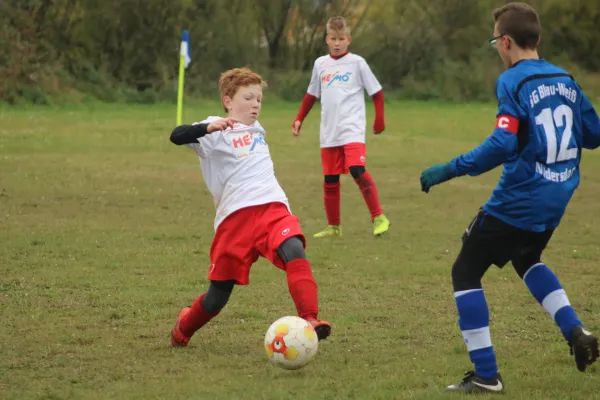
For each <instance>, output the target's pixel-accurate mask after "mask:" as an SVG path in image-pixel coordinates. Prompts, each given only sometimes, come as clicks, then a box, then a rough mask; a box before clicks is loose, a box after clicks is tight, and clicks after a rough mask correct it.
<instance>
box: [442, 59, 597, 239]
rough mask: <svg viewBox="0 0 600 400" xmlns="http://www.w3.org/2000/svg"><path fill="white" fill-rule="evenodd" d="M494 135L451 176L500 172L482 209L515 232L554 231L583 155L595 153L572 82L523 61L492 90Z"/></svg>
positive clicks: (584, 104) (593, 128)
mask: <svg viewBox="0 0 600 400" xmlns="http://www.w3.org/2000/svg"><path fill="white" fill-rule="evenodd" d="M496 94H497V97H498V113H497V115H496V128H495V129H494V132H493V133H492V135H491V136H489V137H488V138H487V139H486V140H485V141H484V142H483V143H482V144H481V145H480V146H478V147H477V148H475V149H474V150H472V151H470V152H469V153H466V154H463V155H461V156H459V157H456V158H455V159H453V160H452V161H451V162H450V168H451V170H452V172H453V174H454V175H455V176H461V175H471V176H476V175H479V174H482V173H484V172H487V171H489V170H491V169H493V168H495V167H497V166H499V165H501V164H504V171H503V173H502V177H501V178H500V182H499V183H498V186H497V187H496V188H495V189H494V191H493V193H492V195H491V197H490V199H489V200H488V201H487V203H486V204H485V205H484V209H485V210H486V211H487V212H488V213H490V214H491V215H493V216H495V217H497V218H499V219H501V220H502V221H504V222H506V223H507V224H510V225H513V226H515V227H517V228H520V229H524V230H528V231H534V232H541V231H545V230H548V229H553V228H556V227H557V226H558V225H559V223H560V220H561V218H562V216H563V214H564V212H565V209H566V207H567V204H568V203H569V200H570V199H571V196H572V195H573V192H574V191H575V189H576V188H577V186H578V185H579V163H580V161H581V151H582V149H583V148H586V149H595V148H596V147H598V146H600V119H599V118H598V114H597V113H596V111H595V110H594V108H593V107H592V105H591V103H590V102H589V100H588V99H587V98H586V97H585V96H584V94H583V92H582V90H581V88H580V87H579V86H578V85H577V83H576V82H575V80H574V79H573V78H572V77H571V76H570V75H569V74H568V73H567V72H565V71H564V70H563V69H561V68H558V67H556V66H554V65H552V64H549V63H548V62H546V61H545V60H543V59H530V60H523V61H520V62H519V63H517V64H515V65H514V66H513V67H512V68H510V69H508V70H507V71H505V72H504V73H503V74H502V75H500V77H499V78H498V81H497V83H496Z"/></svg>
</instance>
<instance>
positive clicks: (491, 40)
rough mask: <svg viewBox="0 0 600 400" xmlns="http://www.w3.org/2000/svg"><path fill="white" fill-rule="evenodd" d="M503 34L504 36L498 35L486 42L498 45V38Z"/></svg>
mask: <svg viewBox="0 0 600 400" xmlns="http://www.w3.org/2000/svg"><path fill="white" fill-rule="evenodd" d="M503 36H506V35H498V36H496V37H493V38H491V39H489V40H488V42H489V43H490V46H492V47H496V46H497V45H498V39H500V38H501V37H503Z"/></svg>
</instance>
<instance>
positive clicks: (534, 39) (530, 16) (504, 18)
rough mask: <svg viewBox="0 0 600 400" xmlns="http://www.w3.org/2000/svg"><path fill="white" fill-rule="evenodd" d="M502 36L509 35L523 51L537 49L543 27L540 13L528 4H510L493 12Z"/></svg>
mask: <svg viewBox="0 0 600 400" xmlns="http://www.w3.org/2000/svg"><path fill="white" fill-rule="evenodd" d="M492 15H493V17H494V22H496V24H497V25H498V33H499V34H500V35H508V36H510V37H511V38H513V40H514V41H515V43H516V44H517V46H519V47H521V48H523V49H535V48H536V47H537V45H538V44H539V41H540V34H541V31H542V25H541V24H540V18H539V16H538V13H537V12H536V11H535V10H534V9H533V7H531V6H530V5H529V4H526V3H508V4H506V5H504V6H503V7H500V8H497V9H495V10H494V11H493V12H492Z"/></svg>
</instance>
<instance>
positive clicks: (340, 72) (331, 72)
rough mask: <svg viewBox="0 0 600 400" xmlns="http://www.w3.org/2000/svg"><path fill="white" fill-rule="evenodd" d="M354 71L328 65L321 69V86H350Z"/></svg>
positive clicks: (325, 87) (326, 87)
mask: <svg viewBox="0 0 600 400" xmlns="http://www.w3.org/2000/svg"><path fill="white" fill-rule="evenodd" d="M353 75H354V73H353V72H352V71H349V70H347V69H344V68H338V67H329V68H326V69H324V70H323V71H321V87H322V88H323V89H328V88H349V87H351V86H352V81H353Z"/></svg>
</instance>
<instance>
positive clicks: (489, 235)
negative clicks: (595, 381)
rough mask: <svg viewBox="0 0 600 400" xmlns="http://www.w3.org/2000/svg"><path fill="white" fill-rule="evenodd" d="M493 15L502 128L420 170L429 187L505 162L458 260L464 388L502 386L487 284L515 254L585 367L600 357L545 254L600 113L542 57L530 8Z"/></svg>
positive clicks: (599, 142)
mask: <svg viewBox="0 0 600 400" xmlns="http://www.w3.org/2000/svg"><path fill="white" fill-rule="evenodd" d="M493 16H494V21H495V26H494V35H493V36H494V37H493V38H492V39H491V40H490V44H492V45H493V46H494V47H496V48H497V50H498V53H499V55H500V58H501V59H502V61H503V62H504V64H505V65H506V67H507V70H506V71H505V72H504V73H503V74H502V75H500V77H499V78H498V81H497V83H496V93H497V97H498V113H497V116H496V117H497V119H496V128H495V129H494V131H493V133H492V135H491V136H489V137H488V138H487V139H486V140H485V141H484V142H483V143H482V144H481V145H480V146H479V147H477V148H475V149H474V150H472V151H471V152H469V153H466V154H463V155H461V156H459V157H456V158H454V159H453V160H451V161H450V162H449V163H447V164H439V165H435V166H433V167H431V168H429V169H427V170H425V171H423V173H422V175H421V187H422V190H423V191H424V192H425V193H428V192H429V190H430V188H431V187H432V186H434V185H437V184H440V183H442V182H445V181H447V180H450V179H453V178H455V177H459V176H463V175H471V176H476V175H479V174H482V173H484V172H487V171H489V170H491V169H493V168H495V167H497V166H499V165H504V171H503V174H502V177H501V178H500V182H499V184H498V186H497V187H496V188H495V189H494V191H493V193H492V195H491V197H490V199H489V200H488V202H487V203H486V204H485V205H484V206H483V207H482V208H481V209H480V211H479V213H478V214H477V216H476V217H475V218H474V219H473V221H472V222H471V224H470V225H469V226H468V228H467V229H466V232H465V233H464V235H463V238H462V239H463V244H462V248H461V251H460V254H459V255H458V257H457V259H456V261H455V262H454V265H453V267H452V283H453V286H454V296H455V301H456V306H457V308H458V315H459V320H458V322H459V326H460V329H461V331H462V335H463V337H464V339H465V343H466V345H467V349H468V351H469V356H470V358H471V361H472V363H473V364H474V366H475V370H474V371H470V372H468V373H467V374H466V375H465V377H464V379H463V380H462V382H460V383H458V384H455V385H450V386H448V388H447V390H449V391H455V392H464V393H481V392H492V393H493V392H503V391H504V384H503V381H502V378H501V376H500V374H499V373H498V366H497V363H496V355H495V353H494V349H493V346H492V341H491V337H490V329H489V310H488V306H487V302H486V299H485V296H484V293H483V289H482V286H481V278H482V277H483V275H484V274H485V272H486V271H487V269H488V268H489V267H490V266H491V265H492V264H494V265H496V266H498V267H500V268H502V267H503V266H504V265H506V264H507V263H508V262H509V261H511V262H512V265H513V266H514V268H515V270H516V272H517V273H518V274H519V276H520V277H521V278H522V279H523V280H524V281H525V284H526V285H527V287H528V288H529V290H530V291H531V293H532V295H533V296H534V297H535V298H536V300H537V301H538V302H539V303H540V304H541V305H542V306H543V307H544V309H545V310H546V311H547V312H548V314H550V315H551V316H552V318H553V319H554V321H555V322H556V324H557V325H558V326H559V328H560V330H561V332H562V334H563V336H564V338H565V339H566V341H567V343H568V344H569V347H570V350H571V354H573V355H574V358H575V362H576V365H577V368H578V369H579V370H580V371H582V372H583V371H585V369H586V367H587V366H588V365H591V364H592V363H593V362H594V361H596V359H597V358H598V357H599V354H598V340H597V338H596V337H595V336H593V335H592V334H591V333H589V332H587V331H586V330H585V329H584V328H583V324H582V322H581V321H580V320H579V318H578V316H577V314H576V313H575V310H574V309H573V307H571V305H570V303H569V299H568V298H567V295H566V293H565V291H564V290H563V288H562V286H561V284H560V282H559V280H558V278H557V277H556V275H555V274H554V273H553V272H552V271H551V270H550V269H549V268H548V267H547V266H546V265H545V264H544V263H543V262H542V261H541V254H542V251H543V250H544V248H545V247H546V245H547V244H548V242H549V240H550V238H551V236H552V233H553V231H554V229H555V228H556V227H557V226H558V225H559V223H560V220H561V218H562V216H563V214H564V212H565V209H566V207H567V204H568V203H569V200H570V199H571V196H572V194H573V191H574V190H575V189H576V188H577V186H578V185H579V163H580V160H581V152H582V149H583V148H586V149H595V148H597V147H598V146H600V119H599V117H598V114H597V113H596V111H595V110H594V108H593V107H592V105H591V103H590V102H589V101H588V99H587V98H586V97H585V96H584V94H583V92H582V90H581V88H580V87H579V86H578V85H577V83H576V82H575V81H574V79H573V78H572V77H571V76H570V75H569V74H568V73H566V72H565V71H564V70H562V69H560V68H558V67H556V66H554V65H552V64H549V63H548V62H546V61H545V60H543V59H540V58H539V56H538V53H537V47H538V45H539V41H540V31H541V25H540V21H539V18H538V15H537V13H536V12H535V10H534V9H533V8H532V7H530V6H529V5H527V4H524V3H509V4H507V5H505V6H504V7H502V8H499V9H497V10H495V11H494V12H493Z"/></svg>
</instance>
